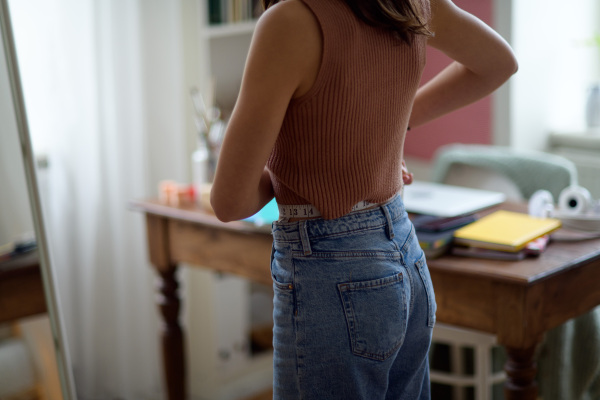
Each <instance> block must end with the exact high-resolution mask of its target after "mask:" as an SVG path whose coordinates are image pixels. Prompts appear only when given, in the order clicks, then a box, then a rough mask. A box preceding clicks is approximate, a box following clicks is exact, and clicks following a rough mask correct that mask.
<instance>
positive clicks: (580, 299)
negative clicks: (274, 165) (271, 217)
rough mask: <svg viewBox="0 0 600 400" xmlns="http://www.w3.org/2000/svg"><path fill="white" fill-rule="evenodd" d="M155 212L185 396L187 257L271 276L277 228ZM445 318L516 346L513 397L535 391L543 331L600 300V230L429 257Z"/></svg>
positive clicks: (172, 372) (150, 227)
mask: <svg viewBox="0 0 600 400" xmlns="http://www.w3.org/2000/svg"><path fill="white" fill-rule="evenodd" d="M132 206H133V208H135V209H137V210H140V211H142V212H144V213H145V215H146V222H147V233H148V245H149V252H150V261H151V262H152V264H153V265H154V267H155V268H156V270H157V272H158V274H159V276H160V282H161V283H160V286H159V292H160V295H161V296H160V300H159V308H160V310H161V312H162V316H163V319H164V325H163V332H162V347H163V356H164V372H165V376H166V383H167V390H168V396H169V399H170V400H181V399H184V398H185V369H184V351H183V336H182V330H181V326H180V324H179V308H180V299H179V296H178V294H177V289H178V282H177V280H176V278H175V272H176V270H177V265H178V263H181V262H185V263H189V264H194V265H201V266H203V267H205V268H210V269H213V270H216V271H222V272H227V273H232V274H236V275H241V276H243V277H246V278H248V279H250V280H253V281H256V282H260V283H264V284H267V285H271V283H272V282H271V276H270V271H269V257H270V252H271V243H272V238H271V235H270V234H268V233H265V232H260V231H257V230H256V229H253V228H252V227H250V226H248V225H246V224H244V223H241V222H235V223H227V224H225V223H222V222H220V221H218V220H217V219H216V218H215V217H214V216H211V215H208V214H206V213H204V212H202V211H201V210H199V209H196V208H175V207H168V206H164V205H161V204H159V203H157V202H153V201H139V202H134V203H132ZM428 264H429V269H430V272H431V277H432V280H433V284H434V288H435V293H436V298H437V304H438V310H437V318H438V320H439V321H440V322H445V323H449V324H453V325H457V326H461V327H465V328H473V329H477V330H480V331H484V332H489V333H493V334H496V335H497V337H498V342H499V343H500V344H501V345H503V346H504V347H505V348H506V350H507V355H508V360H507V362H506V365H505V370H506V373H507V381H506V384H505V393H506V398H507V399H508V400H512V399H531V400H534V399H536V395H537V386H536V383H535V375H536V365H535V359H534V352H535V348H536V346H537V345H538V344H539V343H540V342H541V340H542V336H543V334H544V332H546V331H547V330H549V329H551V328H553V327H555V326H558V325H560V324H562V323H564V322H566V321H567V320H569V319H571V318H573V317H576V316H578V315H581V314H583V313H585V312H586V311H588V310H590V309H592V308H593V307H594V306H596V305H598V304H600V285H598V282H600V239H594V240H588V241H582V242H571V243H567V242H557V243H552V244H551V245H550V246H549V248H548V249H547V251H546V252H544V253H543V254H542V255H541V256H540V257H538V258H531V259H526V260H523V261H519V262H507V261H492V260H489V261H488V260H478V259H468V258H461V257H453V256H444V257H442V258H439V259H436V260H431V261H429V262H428Z"/></svg>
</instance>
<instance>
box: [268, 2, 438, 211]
mask: <svg viewBox="0 0 600 400" xmlns="http://www.w3.org/2000/svg"><path fill="white" fill-rule="evenodd" d="M303 1H304V3H306V4H307V6H308V7H309V8H310V9H311V10H312V11H313V13H314V14H315V16H316V17H317V19H318V22H319V24H320V26H321V30H322V33H323V54H322V61H321V66H320V70H319V73H318V75H317V78H316V81H315V83H314V85H313V87H312V88H311V89H310V90H309V92H308V93H306V94H305V95H304V96H302V97H300V98H297V99H293V100H292V101H291V102H290V104H289V106H288V109H287V113H286V115H285V118H284V121H283V124H282V127H281V131H280V133H279V136H278V138H277V140H276V143H275V146H274V148H273V152H272V153H271V156H270V157H269V160H268V162H267V168H268V169H269V171H270V172H271V180H272V182H273V188H274V191H275V197H276V199H277V202H278V203H279V204H297V205H299V204H312V205H314V206H315V207H316V208H317V209H318V210H319V211H320V212H321V214H322V216H323V217H324V218H325V219H333V218H338V217H341V216H343V215H345V214H347V213H349V212H350V211H351V208H352V206H353V205H355V204H356V203H358V202H359V201H361V200H367V201H370V202H374V203H379V202H383V201H385V200H387V199H389V198H390V197H392V196H394V194H396V193H397V192H398V191H399V190H400V188H401V186H402V174H401V160H402V152H403V145H404V136H405V133H406V128H407V124H408V119H409V116H410V111H411V108H412V103H413V99H414V96H415V93H416V91H417V88H418V86H419V81H420V79H421V73H422V71H423V68H424V65H425V47H426V38H425V37H424V36H423V35H418V36H416V37H415V38H414V41H413V43H412V45H408V44H406V43H404V42H403V41H401V40H400V39H398V38H396V37H395V36H394V35H393V34H392V33H391V32H390V31H386V30H383V29H380V28H375V27H372V26H370V25H367V24H365V23H364V22H362V21H361V20H359V19H358V18H357V17H356V16H355V15H354V13H353V12H352V10H351V9H350V8H349V7H348V6H347V5H346V4H345V2H344V1H343V0H303ZM423 6H424V7H427V10H426V14H427V15H429V2H428V1H427V0H423Z"/></svg>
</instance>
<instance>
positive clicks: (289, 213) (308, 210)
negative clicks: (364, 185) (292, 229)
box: [278, 200, 379, 218]
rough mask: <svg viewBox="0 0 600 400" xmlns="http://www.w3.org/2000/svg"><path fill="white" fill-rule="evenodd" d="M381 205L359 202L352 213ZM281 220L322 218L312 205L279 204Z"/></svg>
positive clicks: (364, 201)
mask: <svg viewBox="0 0 600 400" xmlns="http://www.w3.org/2000/svg"><path fill="white" fill-rule="evenodd" d="M378 204H379V203H371V202H370V201H366V200H363V201H359V202H358V203H357V204H355V205H354V206H353V207H352V211H360V210H364V209H366V208H369V207H373V206H376V205H378ZM278 208H279V218H314V217H320V216H321V213H320V212H319V210H317V208H316V207H315V206H313V205H312V204H302V205H298V206H295V205H285V204H279V205H278Z"/></svg>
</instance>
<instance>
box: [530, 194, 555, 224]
mask: <svg viewBox="0 0 600 400" xmlns="http://www.w3.org/2000/svg"><path fill="white" fill-rule="evenodd" d="M553 211H554V197H552V193H550V192H549V191H547V190H538V191H537V192H535V193H534V194H533V195H532V196H531V198H530V199H529V215H531V216H534V217H539V218H547V217H550V216H552V213H553Z"/></svg>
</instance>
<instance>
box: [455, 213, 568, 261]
mask: <svg viewBox="0 0 600 400" xmlns="http://www.w3.org/2000/svg"><path fill="white" fill-rule="evenodd" d="M560 226H561V222H560V220H558V219H555V218H538V217H533V216H530V215H528V214H523V213H517V212H512V211H506V210H499V211H495V212H493V213H491V214H489V215H486V216H485V217H483V218H481V219H479V220H477V221H475V222H473V223H471V224H469V225H466V226H464V227H462V228H460V229H458V230H456V232H454V244H456V245H462V246H466V247H476V248H483V249H489V250H500V251H508V252H518V251H520V250H521V249H523V248H525V247H526V246H527V245H528V244H529V243H530V242H532V241H534V240H535V239H538V238H540V237H542V236H544V235H547V234H549V233H551V232H554V231H555V230H557V229H558V228H560Z"/></svg>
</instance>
